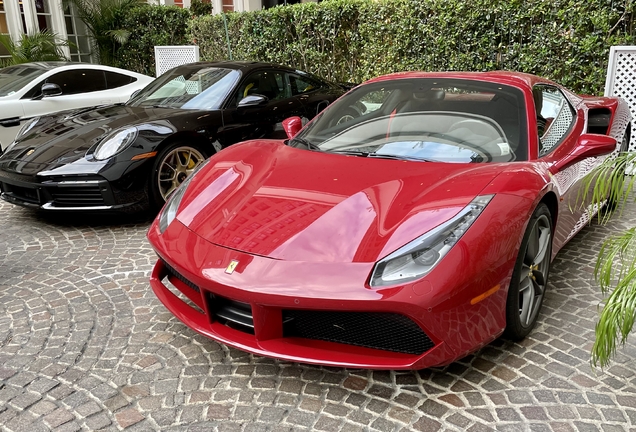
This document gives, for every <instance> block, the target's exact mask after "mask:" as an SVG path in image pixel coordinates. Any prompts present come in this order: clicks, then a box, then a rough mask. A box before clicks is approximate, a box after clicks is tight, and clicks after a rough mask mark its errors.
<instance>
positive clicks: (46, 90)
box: [40, 83, 62, 97]
mask: <svg viewBox="0 0 636 432" xmlns="http://www.w3.org/2000/svg"><path fill="white" fill-rule="evenodd" d="M40 91H41V92H42V97H48V96H59V95H61V94H62V89H61V88H60V86H59V85H57V84H53V83H46V84H42V88H41V89H40Z"/></svg>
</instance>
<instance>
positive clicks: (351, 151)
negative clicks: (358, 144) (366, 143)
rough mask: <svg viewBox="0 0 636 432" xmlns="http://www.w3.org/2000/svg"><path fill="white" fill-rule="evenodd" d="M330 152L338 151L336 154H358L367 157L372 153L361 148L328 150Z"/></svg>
mask: <svg viewBox="0 0 636 432" xmlns="http://www.w3.org/2000/svg"><path fill="white" fill-rule="evenodd" d="M330 153H338V154H344V155H351V156H360V157H367V156H369V155H371V154H372V153H369V152H365V151H362V150H330Z"/></svg>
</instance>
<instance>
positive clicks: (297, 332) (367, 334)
mask: <svg viewBox="0 0 636 432" xmlns="http://www.w3.org/2000/svg"><path fill="white" fill-rule="evenodd" d="M283 336H284V337H300V338H305V339H316V340H323V341H328V342H337V343H342V344H347V345H356V346H361V347H366V348H374V349H379V350H384V351H393V352H399V353H406V354H422V353H424V352H426V351H428V350H430V349H431V348H433V346H434V344H433V342H432V341H431V339H430V338H429V337H428V336H427V335H426V333H424V331H423V330H422V329H421V328H420V327H419V326H418V325H417V324H416V323H415V322H413V321H412V320H411V319H409V318H407V317H405V316H404V315H400V314H395V313H379V312H326V311H304V310H283Z"/></svg>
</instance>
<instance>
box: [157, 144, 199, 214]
mask: <svg viewBox="0 0 636 432" xmlns="http://www.w3.org/2000/svg"><path fill="white" fill-rule="evenodd" d="M187 154H189V159H188V156H187ZM170 158H173V159H172V161H174V162H175V163H180V164H181V165H180V166H177V170H176V171H174V173H175V176H176V177H175V178H174V179H173V180H172V184H169V183H170V182H171V180H168V179H167V173H168V172H170V171H169V170H168V169H167V165H170V164H171V163H170V160H171V159H170ZM176 158H179V162H177V159H176ZM207 158H208V155H207V153H206V152H205V151H204V150H202V149H201V148H200V147H199V146H197V145H193V144H185V143H181V142H174V143H171V144H169V145H168V146H166V147H165V148H163V149H162V150H161V151H160V152H159V154H158V155H157V157H156V158H155V163H154V165H153V167H152V171H151V174H150V178H149V179H148V185H149V198H150V206H151V208H152V209H153V210H159V209H160V208H161V207H163V205H164V204H165V203H166V198H167V197H168V196H170V194H171V193H172V191H174V189H175V188H176V187H177V186H178V185H179V184H181V183H183V181H184V180H185V179H186V178H188V176H189V174H190V173H191V172H192V170H193V169H194V168H196V167H197V166H198V165H199V164H201V163H202V162H203V161H204V160H205V159H207ZM181 168H183V169H181ZM160 176H161V177H160ZM161 178H163V180H161V181H160V179H161Z"/></svg>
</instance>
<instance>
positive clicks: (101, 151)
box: [93, 127, 137, 160]
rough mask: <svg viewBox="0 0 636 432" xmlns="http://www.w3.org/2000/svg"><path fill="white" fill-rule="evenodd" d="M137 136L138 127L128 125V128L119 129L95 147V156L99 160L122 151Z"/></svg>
mask: <svg viewBox="0 0 636 432" xmlns="http://www.w3.org/2000/svg"><path fill="white" fill-rule="evenodd" d="M135 138H137V128H136V127H128V128H126V129H120V130H117V131H115V132H113V133H111V134H110V135H108V136H107V137H106V138H105V139H104V140H102V142H101V143H99V145H98V146H97V148H95V151H94V152H93V156H94V157H95V159H97V160H105V159H108V158H111V157H113V156H115V155H116V154H117V153H120V152H122V151H123V150H125V149H126V148H128V146H129V145H130V144H132V143H133V141H135Z"/></svg>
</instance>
